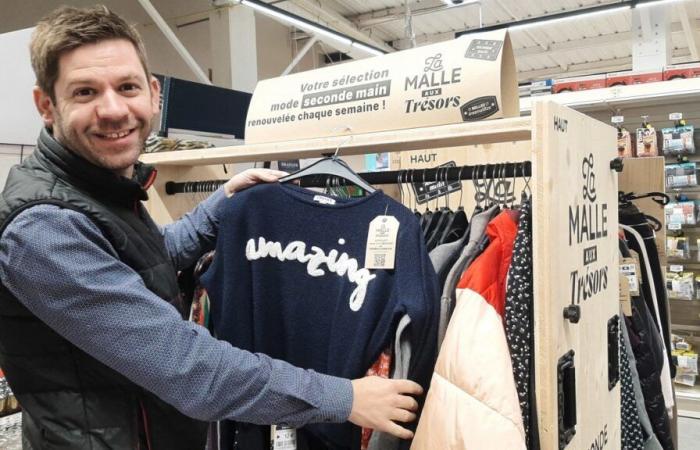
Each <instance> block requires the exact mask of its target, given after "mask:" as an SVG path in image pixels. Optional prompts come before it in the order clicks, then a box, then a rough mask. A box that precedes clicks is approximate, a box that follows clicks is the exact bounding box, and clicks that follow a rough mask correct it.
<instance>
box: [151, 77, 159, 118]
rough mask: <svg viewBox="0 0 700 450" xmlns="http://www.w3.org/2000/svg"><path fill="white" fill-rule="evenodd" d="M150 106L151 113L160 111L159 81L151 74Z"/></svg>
mask: <svg viewBox="0 0 700 450" xmlns="http://www.w3.org/2000/svg"><path fill="white" fill-rule="evenodd" d="M149 84H150V88H151V108H153V115H156V114H158V113H159V112H160V83H159V82H158V78H156V77H154V76H151V82H150V83H149Z"/></svg>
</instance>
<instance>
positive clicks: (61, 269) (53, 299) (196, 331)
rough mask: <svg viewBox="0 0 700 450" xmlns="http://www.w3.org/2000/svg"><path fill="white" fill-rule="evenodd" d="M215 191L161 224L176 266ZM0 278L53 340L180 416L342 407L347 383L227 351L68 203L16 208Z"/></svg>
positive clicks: (0, 246) (195, 237) (198, 240)
mask: <svg viewBox="0 0 700 450" xmlns="http://www.w3.org/2000/svg"><path fill="white" fill-rule="evenodd" d="M224 198H225V197H224V196H223V194H217V195H216V196H215V197H213V198H212V199H211V200H210V201H207V202H203V203H202V204H201V205H200V207H198V208H197V209H195V211H193V213H192V214H190V215H189V216H188V218H187V219H186V220H183V221H178V222H176V223H175V224H172V225H170V226H168V227H166V229H165V239H166V247H167V248H168V251H172V249H179V251H181V252H182V253H181V254H179V255H171V256H172V257H173V260H174V261H177V262H178V265H180V266H181V265H182V264H187V263H188V262H189V261H193V260H194V255H193V254H189V252H196V253H201V251H202V250H205V249H206V248H207V247H208V246H207V245H206V243H205V241H206V240H207V238H206V237H205V236H210V235H211V234H212V233H214V234H215V232H216V225H217V221H216V212H215V211H214V210H213V209H214V208H215V206H216V205H217V204H218V202H220V201H223V199H224ZM210 208H211V209H210ZM168 241H171V242H170V243H168ZM173 241H175V242H173ZM0 279H2V284H3V286H4V287H5V288H7V289H8V290H9V291H10V292H11V293H12V294H13V295H14V296H15V297H16V298H17V300H18V301H20V302H21V303H22V304H23V305H24V306H26V307H27V308H28V309H29V310H30V311H31V312H32V313H33V314H35V315H36V316H37V317H38V318H39V319H40V320H42V321H44V322H45V323H46V324H47V325H48V326H49V327H51V328H52V329H53V330H55V331H56V332H57V333H58V334H60V335H61V336H62V337H64V338H65V339H67V340H68V341H70V342H71V343H73V344H74V345H76V346H77V347H78V348H80V349H82V350H83V351H85V352H87V353H88V354H89V355H91V356H92V357H94V358H95V359H97V360H98V361H100V362H102V363H103V364H105V365H107V366H109V367H111V368H112V369H114V370H116V371H117V372H119V373H121V374H122V375H124V376H125V377H127V378H128V379H130V380H131V381H132V382H134V383H136V384H138V385H139V386H141V387H143V388H145V389H147V390H148V391H150V392H152V393H154V394H155V395H157V396H158V397H160V398H161V399H162V400H164V401H165V402H167V403H169V404H171V405H173V406H174V407H175V408H177V409H178V410H179V411H180V412H182V413H183V414H186V415H188V416H190V417H193V418H196V419H199V420H216V419H222V418H230V419H239V420H246V421H249V422H255V423H287V424H290V425H293V426H302V425H304V424H306V423H310V422H324V421H329V422H330V421H332V422H344V421H345V420H347V417H348V415H349V413H350V410H351V408H352V399H353V393H352V385H351V383H350V381H349V380H345V379H341V378H336V377H330V376H326V375H321V374H318V373H316V372H314V371H311V370H302V369H298V368H295V367H293V366H291V365H290V364H288V363H285V362H283V361H278V360H275V359H272V358H269V357H267V356H265V355H262V354H253V353H250V352H246V351H243V350H240V349H237V348H235V347H232V346H231V345H230V344H228V343H227V342H222V341H219V340H217V339H214V338H213V337H212V336H211V334H209V331H208V330H206V329H205V328H203V327H201V326H199V325H197V324H195V323H192V322H187V321H184V320H182V318H181V316H180V313H179V312H178V311H177V310H176V309H175V308H174V307H173V306H172V305H170V304H169V303H167V302H165V301H163V299H161V298H159V297H158V296H157V295H156V294H154V293H153V292H151V291H149V290H148V289H147V288H146V286H145V285H144V282H143V279H142V278H141V276H140V275H139V274H138V273H137V272H135V271H134V270H133V269H132V268H131V267H129V266H128V265H126V264H124V263H123V262H122V261H121V260H120V259H119V257H118V255H117V252H116V251H115V250H114V248H113V247H112V244H111V243H110V242H109V241H108V240H107V239H106V238H105V236H104V235H103V233H102V231H101V230H100V229H99V228H98V227H97V225H96V224H95V223H94V222H93V221H92V220H91V219H90V218H88V217H87V216H86V215H84V214H81V213H79V212H76V211H74V210H72V209H67V208H60V207H58V206H55V205H47V204H40V205H37V206H32V207H30V208H28V209H26V210H24V211H22V212H21V213H20V214H18V215H17V217H15V218H14V219H13V220H12V222H11V223H10V224H9V225H8V226H7V228H6V229H5V231H4V233H3V234H2V237H1V238H0Z"/></svg>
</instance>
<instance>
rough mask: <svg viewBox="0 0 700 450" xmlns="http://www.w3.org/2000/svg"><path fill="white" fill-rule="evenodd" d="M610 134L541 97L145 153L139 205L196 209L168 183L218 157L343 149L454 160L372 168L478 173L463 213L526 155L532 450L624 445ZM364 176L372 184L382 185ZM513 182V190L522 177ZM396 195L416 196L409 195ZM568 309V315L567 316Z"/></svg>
mask: <svg viewBox="0 0 700 450" xmlns="http://www.w3.org/2000/svg"><path fill="white" fill-rule="evenodd" d="M616 139H617V130H615V129H614V128H613V127H611V126H609V125H607V124H604V123H602V122H600V121H598V120H595V119H593V118H590V117H587V116H585V115H583V114H582V113H579V112H577V111H574V110H572V109H570V108H568V107H566V106H563V105H559V104H557V103H555V102H552V101H547V100H542V101H538V102H535V103H534V104H533V109H532V114H531V115H530V116H529V117H514V118H506V119H498V120H483V121H479V122H464V123H456V124H448V125H439V126H432V127H422V128H410V129H405V130H393V131H383V132H369V133H356V134H347V133H346V134H343V135H341V136H331V137H323V138H314V139H295V140H290V141H279V142H271V143H257V144H252V143H250V144H245V145H237V146H231V147H220V148H213V149H197V150H184V151H179V152H169V153H165V152H164V153H154V154H146V155H142V156H141V161H142V162H143V163H145V164H152V165H155V166H156V168H157V169H158V173H159V175H160V177H159V178H158V179H156V181H155V183H154V185H153V186H152V187H151V189H150V190H149V200H148V202H147V207H148V208H149V212H150V213H151V215H152V217H154V219H155V220H156V222H157V223H159V224H162V225H165V224H167V223H169V222H171V221H173V220H175V219H177V218H179V217H182V216H183V215H184V214H186V213H187V212H188V211H190V210H191V209H192V206H193V205H192V199H191V198H188V196H184V195H180V196H178V195H168V194H166V186H165V184H166V182H167V181H168V180H172V181H175V180H177V181H178V182H184V181H190V180H218V179H223V178H226V177H227V176H228V175H227V174H225V173H224V172H223V170H222V166H221V164H237V163H254V162H260V161H279V160H285V159H305V158H320V157H323V156H326V155H327V154H328V153H331V154H333V152H334V150H335V149H337V148H339V147H342V149H341V153H342V155H343V157H349V156H353V155H366V154H375V153H383V152H401V155H400V156H399V157H400V158H401V163H402V166H401V167H403V168H404V169H406V168H407V167H410V165H411V164H424V163H425V164H426V165H430V166H435V165H439V164H447V163H450V162H452V161H454V162H455V164H456V165H457V168H453V169H444V168H442V169H439V170H437V169H428V170H426V171H425V179H423V172H422V168H420V169H414V170H413V171H411V170H410V169H409V170H404V171H398V172H393V173H392V172H389V173H387V172H377V173H373V174H372V175H371V176H372V177H375V176H376V177H382V178H383V180H386V181H387V182H388V183H390V184H396V183H399V184H413V185H414V186H415V184H423V183H424V182H432V183H434V182H435V181H436V180H437V181H438V182H439V181H444V180H445V179H444V176H445V175H447V177H448V180H449V177H450V176H459V178H461V179H468V178H469V177H470V176H471V177H473V176H474V174H476V179H475V180H474V186H470V184H472V183H469V182H467V183H463V184H464V186H463V188H464V189H466V192H464V196H463V198H462V199H460V203H463V205H464V208H465V210H470V209H471V208H473V207H476V206H478V200H477V199H476V198H475V195H471V194H472V192H471V191H472V190H473V191H474V193H475V194H477V193H483V186H480V185H481V184H483V183H479V181H478V180H479V179H482V178H483V177H485V176H489V175H490V176H491V177H492V180H495V178H493V176H494V175H495V174H499V175H500V172H499V171H498V169H497V167H498V164H497V163H502V164H505V167H506V175H505V176H503V179H504V180H509V179H510V180H512V178H510V177H509V176H510V175H512V172H508V167H509V166H508V163H510V164H513V163H512V161H530V162H531V163H532V164H531V168H530V171H531V175H532V176H531V178H530V180H529V187H530V188H531V190H530V192H531V199H532V200H531V201H532V249H533V290H534V297H533V306H534V308H533V324H534V331H533V333H534V341H535V349H536V351H535V363H534V371H535V380H536V382H535V387H534V390H535V392H536V398H537V420H538V424H539V425H538V428H539V434H540V448H542V449H543V450H558V449H562V448H567V449H588V448H592V447H593V448H602V447H605V449H606V450H620V432H621V423H620V383H619V382H615V373H614V372H615V371H609V370H608V368H609V367H611V366H614V365H615V361H617V359H616V358H617V357H618V354H617V348H618V346H617V334H616V333H617V332H616V330H617V328H616V324H617V323H618V322H617V320H618V315H619V308H620V302H619V289H618V286H619V282H618V280H619V256H618V241H617V229H618V212H617V203H618V199H617V195H618V190H619V189H618V183H617V176H618V171H619V170H620V169H621V167H620V164H619V163H620V161H619V160H615V159H614V158H615V157H616V156H617V155H616V150H615V148H616V147H615V142H616ZM404 163H405V164H404ZM625 164H627V161H626V162H625ZM479 165H481V167H482V169H477V170H473V169H472V170H471V171H470V170H467V169H462V174H461V176H460V175H459V171H460V168H459V167H460V166H466V167H472V168H473V167H479ZM502 167H503V166H502ZM523 167H524V168H527V166H523ZM484 168H486V169H484ZM510 168H511V169H512V168H513V167H512V166H511V167H510ZM482 171H484V173H485V174H486V175H482ZM627 171H628V170H627V168H625V171H624V172H622V173H623V174H625V173H626V172H627ZM494 172H495V173H494ZM402 174H403V175H402ZM412 174H413V176H411V175H412ZM366 175H367V177H368V178H366V179H367V181H368V182H369V183H377V184H381V183H380V181H383V180H379V181H377V180H376V179H371V178H369V176H370V174H366ZM323 178H325V177H323ZM472 179H473V178H472ZM305 181H306V180H305ZM516 181H517V182H518V183H517V184H518V187H516V190H517V189H522V188H523V184H524V182H526V181H528V179H527V178H518V179H517V180H516ZM179 184H180V186H183V183H179ZM503 185H505V183H504V184H503ZM302 186H303V184H302ZM183 187H184V186H183ZM320 187H325V184H324V183H321V185H320ZM511 188H512V185H511ZM480 189H481V190H480ZM501 190H503V187H501ZM627 190H628V191H629V190H633V191H635V192H645V191H641V190H636V189H629V188H628V189H627ZM399 195H400V193H399ZM403 200H404V204H406V202H408V203H413V202H415V197H414V196H406V197H404V199H403ZM448 200H449V198H448ZM452 200H456V199H455V198H454V196H453V198H452ZM574 309H576V310H577V311H578V314H577V315H576V317H574V315H572V314H571V311H572V310H574ZM572 319H580V320H572Z"/></svg>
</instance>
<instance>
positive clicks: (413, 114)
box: [246, 30, 520, 144]
mask: <svg viewBox="0 0 700 450" xmlns="http://www.w3.org/2000/svg"><path fill="white" fill-rule="evenodd" d="M519 114H520V110H519V104H518V85H517V78H516V72H515V61H514V58H513V50H512V48H511V44H510V39H509V37H508V34H507V32H506V31H504V30H500V31H494V32H489V33H483V34H474V35H465V36H462V37H460V38H458V39H454V40H451V41H448V42H442V43H439V44H434V45H428V46H425V47H419V48H414V49H410V50H404V51H400V52H396V53H391V54H387V55H383V56H377V57H374V58H368V59H363V60H359V61H353V62H349V63H345V64H339V65H335V66H330V67H324V68H321V69H317V70H311V71H308V72H302V73H298V74H294V75H288V76H284V77H280V78H273V79H269V80H264V81H261V82H259V83H258V85H257V87H256V88H255V91H254V92H253V98H252V100H251V103H250V108H249V110H248V117H247V119H246V143H248V144H256V143H262V142H280V141H289V140H296V139H309V138H320V137H329V136H341V135H345V134H357V133H366V132H372V131H385V130H398V129H405V128H417V127H426V126H434V125H445V124H454V123H459V122H472V121H477V120H482V119H497V118H502V117H515V116H518V115H519Z"/></svg>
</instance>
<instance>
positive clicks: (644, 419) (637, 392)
mask: <svg viewBox="0 0 700 450" xmlns="http://www.w3.org/2000/svg"><path fill="white" fill-rule="evenodd" d="M620 317H621V318H622V320H621V321H620V336H621V337H622V342H623V345H624V347H625V354H626V356H627V360H628V361H629V364H628V366H629V370H630V379H631V380H632V388H633V390H634V401H635V403H636V405H637V406H636V410H637V414H638V415H639V422H640V424H641V426H642V435H643V439H644V446H643V447H642V448H643V449H644V450H662V449H663V447H662V446H661V443H660V442H659V439H658V438H657V437H656V435H655V434H654V429H653V428H652V426H651V421H650V420H649V414H647V410H646V406H645V404H644V394H643V392H642V386H641V384H640V379H639V372H637V360H636V359H635V357H634V352H633V351H632V345H631V344H630V338H629V334H628V333H627V324H626V323H625V320H624V315H623V314H621V315H620Z"/></svg>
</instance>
